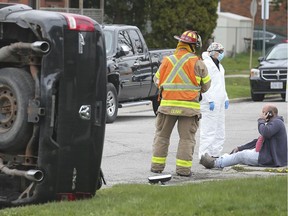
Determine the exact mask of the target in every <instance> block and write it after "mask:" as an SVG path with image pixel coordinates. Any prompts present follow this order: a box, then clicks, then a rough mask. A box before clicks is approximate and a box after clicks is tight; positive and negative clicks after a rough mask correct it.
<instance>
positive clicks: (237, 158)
mask: <svg viewBox="0 0 288 216" xmlns="http://www.w3.org/2000/svg"><path fill="white" fill-rule="evenodd" d="M258 157H259V152H256V151H255V149H247V150H243V151H239V152H236V153H234V154H224V155H222V156H221V157H219V158H217V159H216V160H215V168H224V167H227V166H233V165H236V164H244V165H250V166H260V165H259V163H258Z"/></svg>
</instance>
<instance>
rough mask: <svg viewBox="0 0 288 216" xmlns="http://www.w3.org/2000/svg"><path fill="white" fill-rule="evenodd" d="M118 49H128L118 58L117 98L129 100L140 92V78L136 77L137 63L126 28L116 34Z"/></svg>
mask: <svg viewBox="0 0 288 216" xmlns="http://www.w3.org/2000/svg"><path fill="white" fill-rule="evenodd" d="M117 38H118V39H117V40H118V45H117V47H118V50H123V49H126V50H129V52H126V54H125V55H123V56H122V57H120V58H119V61H118V70H119V74H120V94H119V100H120V101H125V100H131V99H135V98H137V96H138V95H139V94H140V92H141V91H140V80H139V79H137V78H136V77H137V74H138V69H139V64H138V60H137V56H136V55H135V50H134V47H133V44H132V41H131V39H130V37H129V34H128V32H127V31H126V30H121V31H119V32H118V35H117ZM138 91H139V92H138Z"/></svg>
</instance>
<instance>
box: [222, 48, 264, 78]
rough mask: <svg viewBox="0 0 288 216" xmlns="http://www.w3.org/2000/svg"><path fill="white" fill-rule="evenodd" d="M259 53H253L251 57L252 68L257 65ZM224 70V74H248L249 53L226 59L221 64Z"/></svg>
mask: <svg viewBox="0 0 288 216" xmlns="http://www.w3.org/2000/svg"><path fill="white" fill-rule="evenodd" d="M260 55H261V53H260V52H253V55H252V56H253V57H252V64H251V65H252V67H255V66H257V65H258V63H259V62H258V58H259V57H260ZM221 64H222V65H223V67H224V68H225V74H227V75H228V74H229V75H230V74H249V72H250V68H249V66H250V53H239V54H236V55H235V57H234V58H233V57H226V58H224V59H223V61H222V62H221Z"/></svg>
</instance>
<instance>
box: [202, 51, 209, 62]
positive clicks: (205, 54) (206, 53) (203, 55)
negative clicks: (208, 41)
mask: <svg viewBox="0 0 288 216" xmlns="http://www.w3.org/2000/svg"><path fill="white" fill-rule="evenodd" d="M207 58H210V56H209V53H208V52H203V53H202V59H203V60H204V59H207Z"/></svg>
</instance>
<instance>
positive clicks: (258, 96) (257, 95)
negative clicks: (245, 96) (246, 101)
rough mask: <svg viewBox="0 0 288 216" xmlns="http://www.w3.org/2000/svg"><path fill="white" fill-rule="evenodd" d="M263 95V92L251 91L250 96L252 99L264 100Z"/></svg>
mask: <svg viewBox="0 0 288 216" xmlns="http://www.w3.org/2000/svg"><path fill="white" fill-rule="evenodd" d="M264 96H265V94H254V93H253V92H252V91H251V98H252V100H253V101H263V100H264Z"/></svg>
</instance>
